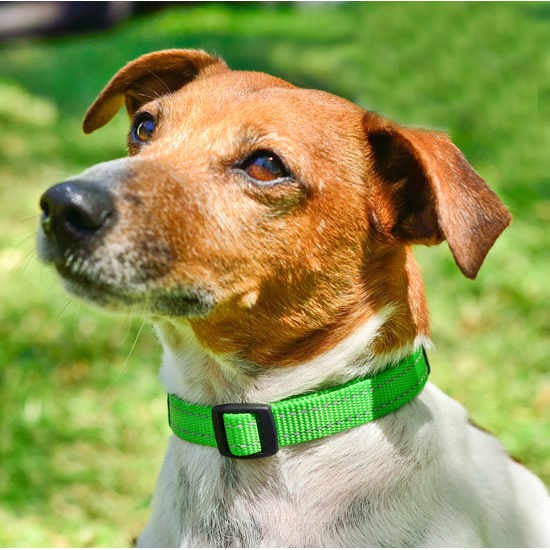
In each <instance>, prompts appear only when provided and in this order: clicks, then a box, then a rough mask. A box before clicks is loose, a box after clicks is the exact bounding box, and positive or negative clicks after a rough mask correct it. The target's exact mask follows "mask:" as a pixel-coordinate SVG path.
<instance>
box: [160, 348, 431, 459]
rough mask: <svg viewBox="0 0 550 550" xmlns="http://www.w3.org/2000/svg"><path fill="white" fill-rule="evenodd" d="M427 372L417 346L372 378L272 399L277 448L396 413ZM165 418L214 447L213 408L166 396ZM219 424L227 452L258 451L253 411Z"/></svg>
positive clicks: (186, 435) (191, 437)
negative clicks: (275, 400) (403, 357)
mask: <svg viewBox="0 0 550 550" xmlns="http://www.w3.org/2000/svg"><path fill="white" fill-rule="evenodd" d="M428 375H429V366H428V364H427V362H426V360H425V356H424V352H423V350H422V348H420V349H419V350H417V351H416V352H414V353H413V354H412V355H409V356H408V357H406V358H405V359H403V360H401V361H400V362H399V363H397V364H396V365H393V366H390V367H388V368H387V369H386V370H384V371H382V372H379V373H377V374H375V375H373V376H368V377H365V378H361V379H357V380H352V381H351V382H348V383H346V384H342V385H340V386H335V387H332V388H329V389H326V390H321V391H318V392H314V393H308V394H303V395H300V396H297V397H289V398H287V399H283V400H281V401H277V402H275V403H271V411H272V413H273V418H274V421H275V427H276V430H277V439H278V442H279V446H280V447H284V446H286V445H294V444H296V443H303V442H305V441H311V440H313V439H318V438H321V437H325V436H327V435H332V434H335V433H338V432H342V431H344V430H348V429H350V428H354V427H356V426H359V425H361V424H366V423H367V422H371V421H372V420H376V419H377V418H380V417H381V416H384V415H386V414H388V413H390V412H392V411H395V410H397V409H399V408H400V407H402V406H403V405H404V404H405V403H408V402H409V401H411V400H412V399H413V398H414V397H416V396H417V395H418V394H419V393H420V391H421V390H422V388H423V387H424V385H425V383H426V381H427V379H428ZM168 422H169V424H170V427H171V428H172V431H173V432H174V433H175V434H176V435H177V436H178V437H180V438H181V439H185V440H186V441H190V442H192V443H198V444H200V445H209V446H211V447H217V443H216V438H215V436H214V427H213V423H212V407H209V406H205V405H196V404H194V403H189V402H187V401H184V400H183V399H180V398H179V397H177V396H176V395H173V394H169V395H168ZM223 422H224V426H225V432H226V436H227V442H228V445H229V449H230V451H231V453H233V454H234V455H236V456H247V455H251V454H255V453H258V452H260V450H261V442H260V436H259V433H258V427H257V424H256V420H255V417H254V414H251V413H225V414H224V415H223Z"/></svg>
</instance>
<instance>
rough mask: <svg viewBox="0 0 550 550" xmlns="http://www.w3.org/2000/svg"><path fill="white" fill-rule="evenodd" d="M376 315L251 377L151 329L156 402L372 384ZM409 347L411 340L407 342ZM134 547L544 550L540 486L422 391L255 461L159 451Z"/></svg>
mask: <svg viewBox="0 0 550 550" xmlns="http://www.w3.org/2000/svg"><path fill="white" fill-rule="evenodd" d="M390 313H391V308H388V309H386V310H384V311H382V312H380V314H379V315H377V316H375V317H373V318H372V319H370V320H369V321H368V322H367V323H366V324H365V325H364V326H362V327H360V328H359V329H358V330H357V331H356V333H355V334H353V335H352V336H350V337H349V338H347V339H346V340H345V341H343V342H341V343H340V344H339V345H337V346H335V347H334V349H332V350H330V351H328V352H326V353H324V354H323V355H321V356H319V357H318V358H316V359H314V360H313V361H310V362H308V363H307V364H304V365H300V366H297V367H293V368H285V369H271V371H270V372H269V373H268V374H261V373H258V372H253V370H251V369H250V366H247V365H243V364H240V363H238V362H235V361H232V360H231V358H228V357H221V358H220V357H211V356H209V355H207V354H206V353H205V352H204V351H203V350H202V349H201V348H200V346H199V344H198V343H197V342H196V341H195V339H194V337H193V334H192V331H191V330H190V328H189V327H188V326H187V325H185V324H184V323H182V324H181V325H179V326H175V325H168V324H160V325H159V326H158V327H157V328H158V333H159V336H160V338H161V341H162V343H163V346H164V361H163V366H162V369H161V379H162V381H163V383H164V385H165V386H166V390H167V391H168V392H173V393H176V394H177V395H179V396H181V397H183V398H185V399H190V400H194V401H200V402H203V403H214V402H217V403H221V402H224V401H225V402H227V401H232V400H243V401H274V400H278V399H281V398H283V397H286V396H289V395H293V394H296V393H300V392H303V391H304V390H307V389H311V388H315V387H316V386H318V385H319V384H321V383H323V382H326V381H331V382H332V383H339V382H342V381H344V380H346V379H349V378H352V377H355V376H358V375H360V374H365V373H367V372H372V371H374V370H375V369H377V368H380V366H381V365H382V364H384V363H385V362H387V361H388V359H392V360H396V359H399V358H400V357H403V356H405V355H406V354H408V353H410V351H411V350H412V349H413V348H414V347H416V346H417V345H419V343H420V342H416V343H415V344H414V345H411V347H410V348H407V349H402V350H399V352H396V353H395V354H394V355H393V356H392V357H391V358H388V357H375V356H373V355H372V354H371V353H370V351H369V349H370V348H369V344H370V343H371V342H372V340H373V338H374V337H375V335H376V333H377V331H378V329H379V328H380V326H381V325H382V324H383V323H384V321H385V320H386V319H387V317H388V316H389V314H390ZM420 340H421V339H420ZM138 542H139V545H140V546H318V547H319V546H344V547H350V546H362V547H365V546H549V545H550V500H549V497H548V494H547V492H546V489H545V487H544V485H543V484H542V482H541V481H540V480H539V479H537V478H536V477H535V476H534V475H533V474H532V473H530V472H529V471H527V470H526V469H525V468H523V467H522V466H520V465H518V464H517V463H515V462H513V461H512V460H510V459H509V458H508V456H507V455H506V453H505V452H504V450H503V448H502V446H501V445H500V443H499V442H498V441H497V440H496V439H495V438H493V437H491V436H489V435H487V434H485V433H484V432H481V431H479V430H478V429H476V428H474V427H472V426H471V425H470V424H468V422H467V415H466V413H465V411H464V409H463V408H462V407H461V406H460V405H459V404H458V403H456V402H455V401H453V400H452V399H450V398H449V397H448V396H446V395H445V394H443V393H442V392H441V391H440V390H438V389H437V388H436V387H435V386H433V385H432V384H430V383H428V384H427V386H426V387H425V389H424V390H423V392H422V393H421V394H420V396H419V397H417V398H416V399H415V400H413V401H412V402H411V403H409V404H407V405H405V406H404V407H402V408H401V409H400V410H398V411H396V412H394V413H392V414H390V415H387V416H385V417H383V418H381V419H379V420H377V421H376V422H372V423H370V424H365V425H363V426H360V427H358V428H354V429H352V430H348V431H346V432H342V433H340V434H337V435H334V436H331V437H327V438H324V439H320V440H317V441H314V442H309V443H303V444H300V445H296V446H292V447H285V448H282V449H281V450H280V451H279V452H278V453H277V455H275V456H273V457H270V458H266V459H260V460H230V459H225V458H223V457H221V456H220V455H219V453H218V451H217V450H216V449H214V448H210V447H203V446H200V445H194V444H191V443H188V442H185V441H182V440H180V439H178V438H177V437H175V436H172V437H171V438H170V442H169V446H168V452H167V455H166V458H165V461H164V464H163V467H162V471H161V474H160V476H159V481H158V485H157V490H156V493H155V497H154V500H153V509H152V515H151V518H150V521H149V523H148V525H147V527H146V529H145V531H144V532H143V533H142V535H141V536H140V538H139V541H138Z"/></svg>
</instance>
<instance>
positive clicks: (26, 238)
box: [15, 231, 35, 248]
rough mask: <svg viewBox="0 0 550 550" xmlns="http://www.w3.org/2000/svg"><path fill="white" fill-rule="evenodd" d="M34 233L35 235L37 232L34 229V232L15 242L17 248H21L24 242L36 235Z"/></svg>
mask: <svg viewBox="0 0 550 550" xmlns="http://www.w3.org/2000/svg"><path fill="white" fill-rule="evenodd" d="M34 235H35V232H34V231H33V232H32V233H29V234H28V235H27V236H26V237H23V239H21V240H20V241H19V242H16V243H15V248H19V247H20V246H21V245H22V244H23V243H25V242H26V241H28V240H29V239H30V238H32V237H34Z"/></svg>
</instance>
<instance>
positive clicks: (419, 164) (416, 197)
mask: <svg viewBox="0 0 550 550" xmlns="http://www.w3.org/2000/svg"><path fill="white" fill-rule="evenodd" d="M364 126H365V130H366V133H367V142H368V145H369V157H370V158H369V169H370V174H371V179H372V182H371V183H372V185H371V186H370V187H371V192H372V193H373V194H374V197H373V199H374V200H373V205H374V210H373V212H374V220H373V221H374V223H375V225H376V226H377V227H378V229H379V230H380V231H381V232H382V233H384V234H385V235H386V236H388V237H390V238H392V239H397V240H399V241H402V242H407V243H423V244H437V243H439V242H441V241H443V240H445V239H446V240H447V242H448V244H449V248H450V249H451V252H452V254H453V256H454V259H455V262H456V263H457V265H458V267H459V268H460V270H461V271H462V273H464V275H466V277H470V278H471V279H473V278H475V276H476V275H477V272H478V271H479V268H480V267H481V264H482V263H483V260H484V259H485V256H486V255H487V253H488V252H489V249H490V248H491V246H493V243H494V242H495V240H496V239H497V237H498V236H499V235H500V233H502V231H504V229H505V228H506V226H507V225H508V224H509V223H510V220H511V216H510V214H509V213H508V211H507V210H506V208H505V206H504V205H503V204H502V202H501V201H500V199H499V198H498V197H497V195H496V194H495V193H494V192H493V191H491V189H489V187H488V186H487V184H486V183H485V182H484V181H483V179H482V178H481V177H480V176H479V174H477V172H476V171H475V170H474V169H473V168H472V167H471V166H470V165H469V164H468V162H467V161H466V159H465V158H464V156H463V155H462V153H461V152H460V150H459V149H458V148H457V147H456V146H455V145H454V144H453V143H452V142H451V140H450V139H449V138H448V136H447V135H446V134H443V133H441V132H433V131H427V130H416V129H409V128H402V127H400V126H398V125H396V124H394V123H392V122H390V121H387V120H385V119H383V118H382V117H379V116H378V115H375V114H373V113H367V114H366V115H365V118H364Z"/></svg>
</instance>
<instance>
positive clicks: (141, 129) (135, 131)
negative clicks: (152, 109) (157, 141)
mask: <svg viewBox="0 0 550 550" xmlns="http://www.w3.org/2000/svg"><path fill="white" fill-rule="evenodd" d="M155 128H156V122H155V119H154V117H153V115H151V114H149V113H140V114H139V115H138V116H137V117H136V119H135V120H134V123H133V124H132V129H131V130H130V136H131V138H132V141H134V142H135V143H147V142H148V141H150V140H151V139H152V138H153V134H154V133H155Z"/></svg>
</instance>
